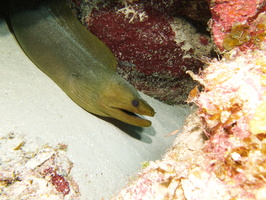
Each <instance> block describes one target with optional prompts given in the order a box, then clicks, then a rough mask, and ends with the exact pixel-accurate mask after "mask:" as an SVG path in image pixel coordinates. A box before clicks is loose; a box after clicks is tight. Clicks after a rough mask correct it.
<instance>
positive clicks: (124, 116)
mask: <svg viewBox="0 0 266 200" xmlns="http://www.w3.org/2000/svg"><path fill="white" fill-rule="evenodd" d="M112 110H113V112H112V114H111V115H109V116H110V117H113V118H116V119H118V120H120V121H123V122H125V123H128V124H131V125H134V126H140V127H149V126H151V121H149V120H147V119H144V118H142V117H141V116H140V114H139V113H134V112H132V111H128V110H125V109H121V108H115V107H112ZM145 115H147V114H145Z"/></svg>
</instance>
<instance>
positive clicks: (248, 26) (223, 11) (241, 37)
mask: <svg viewBox="0 0 266 200" xmlns="http://www.w3.org/2000/svg"><path fill="white" fill-rule="evenodd" d="M210 10H211V13H212V21H211V22H210V27H211V29H212V33H213V38H214V42H215V44H216V45H217V47H218V48H219V50H220V51H222V52H223V51H224V50H232V49H233V48H234V47H235V46H241V47H242V49H241V50H246V49H248V48H253V46H254V45H255V46H256V47H255V48H254V49H256V48H257V46H258V45H257V43H258V42H260V41H258V40H265V37H266V36H265V32H266V28H265V22H262V23H258V20H261V19H258V18H261V16H260V17H259V15H260V14H263V13H264V14H265V11H266V3H265V1H264V0H256V1H255V0H235V1H227V0H210Z"/></svg>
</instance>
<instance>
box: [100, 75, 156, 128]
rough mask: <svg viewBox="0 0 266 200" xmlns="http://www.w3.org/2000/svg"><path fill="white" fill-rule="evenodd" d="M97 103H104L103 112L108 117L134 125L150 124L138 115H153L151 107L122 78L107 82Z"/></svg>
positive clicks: (144, 125) (146, 125) (143, 125)
mask: <svg viewBox="0 0 266 200" xmlns="http://www.w3.org/2000/svg"><path fill="white" fill-rule="evenodd" d="M116 78H117V77H116ZM119 78H120V77H119ZM121 79H122V78H121ZM101 100H103V101H102V102H101ZM99 103H100V104H102V105H104V106H103V107H104V112H105V113H106V115H108V116H109V117H112V118H116V119H118V120H120V121H123V122H125V123H128V124H131V125H135V126H140V127H148V126H151V121H149V120H147V119H144V118H143V117H141V116H139V115H146V116H150V117H153V116H154V115H155V112H154V110H153V108H152V107H151V106H150V105H149V104H148V103H147V102H146V101H145V100H143V99H142V98H141V96H140V95H139V94H138V92H137V91H136V90H135V89H134V88H133V86H131V85H130V84H129V83H127V82H126V81H124V80H120V81H118V80H116V81H113V82H109V84H108V86H106V87H105V89H104V91H103V92H102V96H101V98H100V102H99Z"/></svg>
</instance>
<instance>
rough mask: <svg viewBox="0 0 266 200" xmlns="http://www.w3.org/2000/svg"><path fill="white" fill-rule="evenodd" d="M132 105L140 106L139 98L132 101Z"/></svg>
mask: <svg viewBox="0 0 266 200" xmlns="http://www.w3.org/2000/svg"><path fill="white" fill-rule="evenodd" d="M132 105H133V106H134V107H138V106H139V100H137V99H135V100H133V101H132Z"/></svg>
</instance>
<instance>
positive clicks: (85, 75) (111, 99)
mask: <svg viewBox="0 0 266 200" xmlns="http://www.w3.org/2000/svg"><path fill="white" fill-rule="evenodd" d="M9 10H10V14H9V15H10V21H11V27H12V29H13V32H14V34H15V37H16V38H17V40H18V42H19V44H20V45H21V47H22V49H23V50H24V52H25V53H26V54H27V56H28V57H29V58H30V59H31V60H32V61H33V62H34V63H35V65H37V66H38V67H39V68H40V69H41V70H42V71H43V72H44V73H45V74H46V75H48V76H49V77H50V78H51V79H52V80H53V81H54V82H55V83H56V84H57V85H58V86H59V87H60V88H61V89H62V90H63V91H64V92H65V93H66V94H67V95H68V96H69V97H70V98H71V99H72V100H73V101H74V102H76V103H77V104H78V105H79V106H81V107H82V108H83V109H85V110H87V111H88V112H91V113H94V114H96V115H100V116H105V117H111V118H115V119H118V120H121V121H123V122H125V123H128V124H131V125H135V126H140V127H148V126H151V122H150V121H149V120H146V119H144V118H142V117H139V116H138V115H136V114H139V115H147V116H154V114H155V112H154V110H153V108H152V107H151V106H149V105H148V103H147V102H145V101H144V100H143V99H142V98H141V97H140V95H139V94H138V92H137V91H136V90H135V89H134V88H133V86H132V85H130V84H129V83H128V82H126V81H125V80H124V79H123V78H122V77H121V76H119V75H118V74H117V73H116V72H115V70H116V65H117V61H116V59H115V57H114V55H113V54H112V52H111V51H110V49H109V48H108V47H107V46H106V45H105V44H104V43H103V42H102V41H101V40H99V39H98V38H97V37H96V36H94V35H93V34H92V33H90V32H89V31H88V30H87V29H86V28H85V27H83V26H82V25H81V23H80V22H79V21H78V20H77V19H76V17H75V16H74V15H73V14H72V12H71V9H70V8H69V7H68V6H67V5H66V2H65V1H64V0H46V1H45V0H41V1H40V0H27V1H24V0H20V1H17V0H13V1H11V4H10V8H9Z"/></svg>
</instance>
